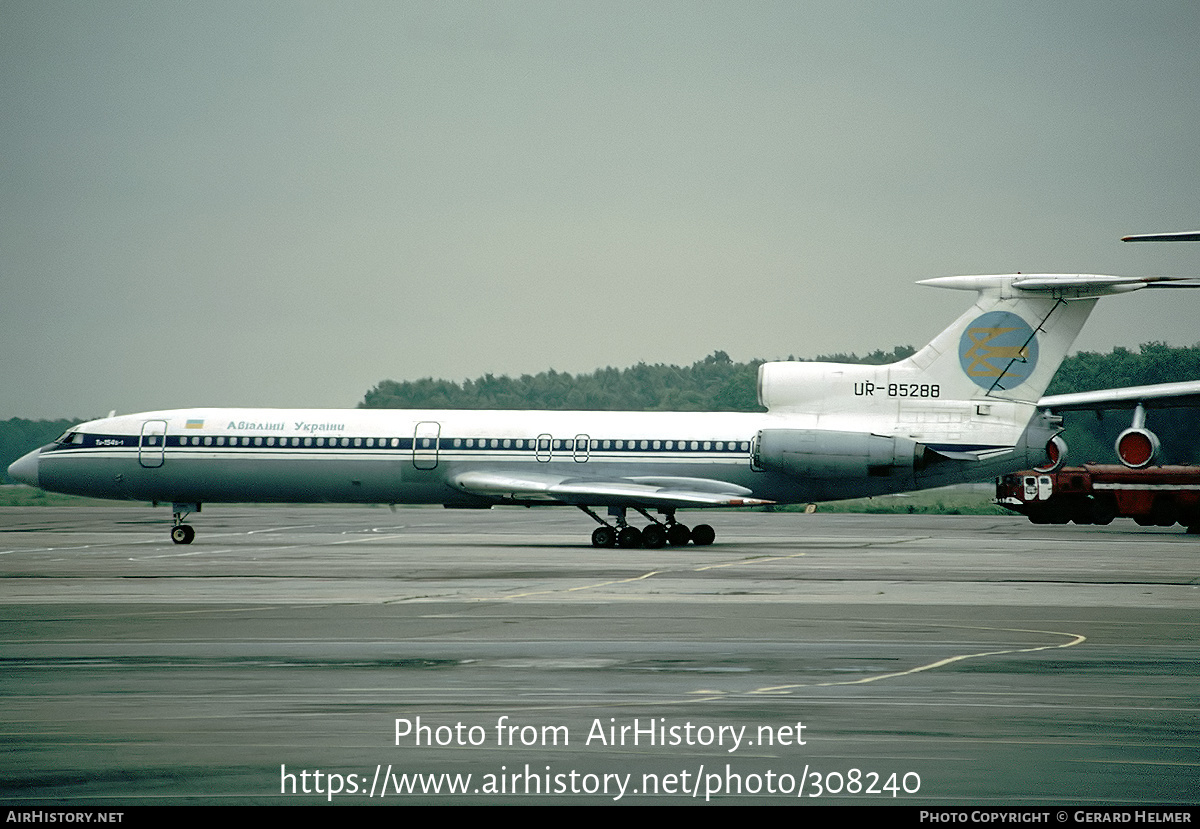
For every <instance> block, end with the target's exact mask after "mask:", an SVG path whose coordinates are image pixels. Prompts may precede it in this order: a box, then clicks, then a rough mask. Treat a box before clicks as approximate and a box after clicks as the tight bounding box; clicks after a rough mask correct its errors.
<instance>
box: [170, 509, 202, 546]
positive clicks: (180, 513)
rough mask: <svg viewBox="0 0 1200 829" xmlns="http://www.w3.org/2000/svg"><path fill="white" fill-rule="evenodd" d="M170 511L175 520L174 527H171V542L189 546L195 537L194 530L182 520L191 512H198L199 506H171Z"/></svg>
mask: <svg viewBox="0 0 1200 829" xmlns="http://www.w3.org/2000/svg"><path fill="white" fill-rule="evenodd" d="M171 511H172V512H173V513H174V518H175V526H173V527H171V540H172V541H174V542H175V543H176V544H191V543H192V539H193V538H195V537H196V530H195V528H194V527H193V526H192V525H191V524H185V523H183V519H185V518H187V517H188V516H189V515H191V514H192V513H193V512H199V511H200V505H199V504H172V505H171Z"/></svg>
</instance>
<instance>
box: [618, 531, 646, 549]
mask: <svg viewBox="0 0 1200 829" xmlns="http://www.w3.org/2000/svg"><path fill="white" fill-rule="evenodd" d="M641 543H642V532H641V530H639V529H638V528H637V527H625V528H624V529H622V530H621V531H620V532H619V533H617V545H618V546H620V547H625V548H629V547H637V546H640V545H641Z"/></svg>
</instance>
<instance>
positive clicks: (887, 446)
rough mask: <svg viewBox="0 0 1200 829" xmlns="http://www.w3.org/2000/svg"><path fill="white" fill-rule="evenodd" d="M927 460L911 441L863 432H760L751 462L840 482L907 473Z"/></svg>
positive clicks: (772, 430) (915, 443)
mask: <svg viewBox="0 0 1200 829" xmlns="http://www.w3.org/2000/svg"><path fill="white" fill-rule="evenodd" d="M924 456H925V447H924V446H922V445H921V444H919V443H917V442H916V441H914V440H909V439H908V438H900V437H885V436H883V435H871V434H866V433H864V432H827V431H822V430H820V429H764V430H763V431H761V432H759V433H758V440H757V451H756V452H755V456H754V460H755V462H756V463H757V464H758V465H759V466H761V467H763V468H764V469H771V470H774V471H776V472H784V473H786V474H788V475H794V476H797V477H803V478H844V477H863V478H865V477H867V476H878V477H882V476H887V475H891V474H893V473H896V472H901V473H911V472H912V471H913V470H914V469H916V468H918V466H919V464H921V462H922V461H923V459H924Z"/></svg>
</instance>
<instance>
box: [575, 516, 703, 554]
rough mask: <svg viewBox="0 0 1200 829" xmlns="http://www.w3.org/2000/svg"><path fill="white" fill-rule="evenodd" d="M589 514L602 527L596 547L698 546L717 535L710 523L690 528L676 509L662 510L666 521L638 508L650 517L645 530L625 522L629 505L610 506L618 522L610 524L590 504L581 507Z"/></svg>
mask: <svg viewBox="0 0 1200 829" xmlns="http://www.w3.org/2000/svg"><path fill="white" fill-rule="evenodd" d="M580 509H581V510H583V511H584V512H585V513H587V514H588V515H590V516H591V517H592V518H594V519H595V520H596V522H597V523H598V524H600V526H599V527H597V528H596V529H595V530H593V531H592V546H593V547H627V548H628V547H646V548H648V549H651V550H657V549H659V548H660V547H665V546H666V545H668V544H670V545H671V546H672V547H682V546H684V545H685V544H687V543H688V542H689V541H690V542H691V543H693V544H695V545H697V546H701V547H702V546H704V545H707V544H712V543H713V539H715V538H716V537H717V534H716V532H715V531H714V530H713V528H712V527H710V526H709V525H708V524H697V525H696V526H694V527H692V528H691V529H688V528H687V527H686V526H684V525H683V524H680V523H678V522H677V521H676V520H675V510H673V509H672V510H659V513H661V514H662V515H663V516H665V517H666V521H665V522H664V521H659V520H657V519H655V518H653V517H651V516H650V514H649V513H648V512H646V511H645V510H644V509H642V508H641V507H634V509H635V510H637V511H638V512H640V513H641V514H642V515H644V516H646V518H647V519H649V521H650V525H649V526H648V527H646V528H645V529H643V530H639V529H638V528H637V527H631V526H629V524H628V523H626V521H625V510H626V508H625V507H609V508H608V514H609V515H611V516H613V517H614V518H615V519H616V525H615V526H614V525H613V524H609V523H608V522H607V521H605V520H604V519H603V518H601V517H600V516H599V515H597V514H596V513H595V512H593V511H592V510H591V509H589V508H588V507H580Z"/></svg>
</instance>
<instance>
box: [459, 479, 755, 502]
mask: <svg viewBox="0 0 1200 829" xmlns="http://www.w3.org/2000/svg"><path fill="white" fill-rule="evenodd" d="M450 483H451V484H452V485H454V486H455V487H457V488H458V489H461V490H463V491H464V492H469V493H471V494H473V495H482V496H484V497H488V498H501V499H504V500H507V501H518V502H533V501H541V502H545V503H556V504H575V505H579V506H638V507H706V506H707V507H737V506H756V505H759V504H771V503H774V502H773V501H764V500H762V499H761V498H752V497H749V496H750V495H751V494H752V492H751V491H750V490H748V489H746V488H745V487H740V486H737V485H736V484H730V483H726V482H725V481H716V480H710V479H707V478H670V477H640V476H639V477H628V478H589V477H581V476H568V475H559V474H554V473H536V472H516V473H513V472H498V471H483V470H474V471H467V472H459V473H457V474H455V475H453V476H451V478H450Z"/></svg>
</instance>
